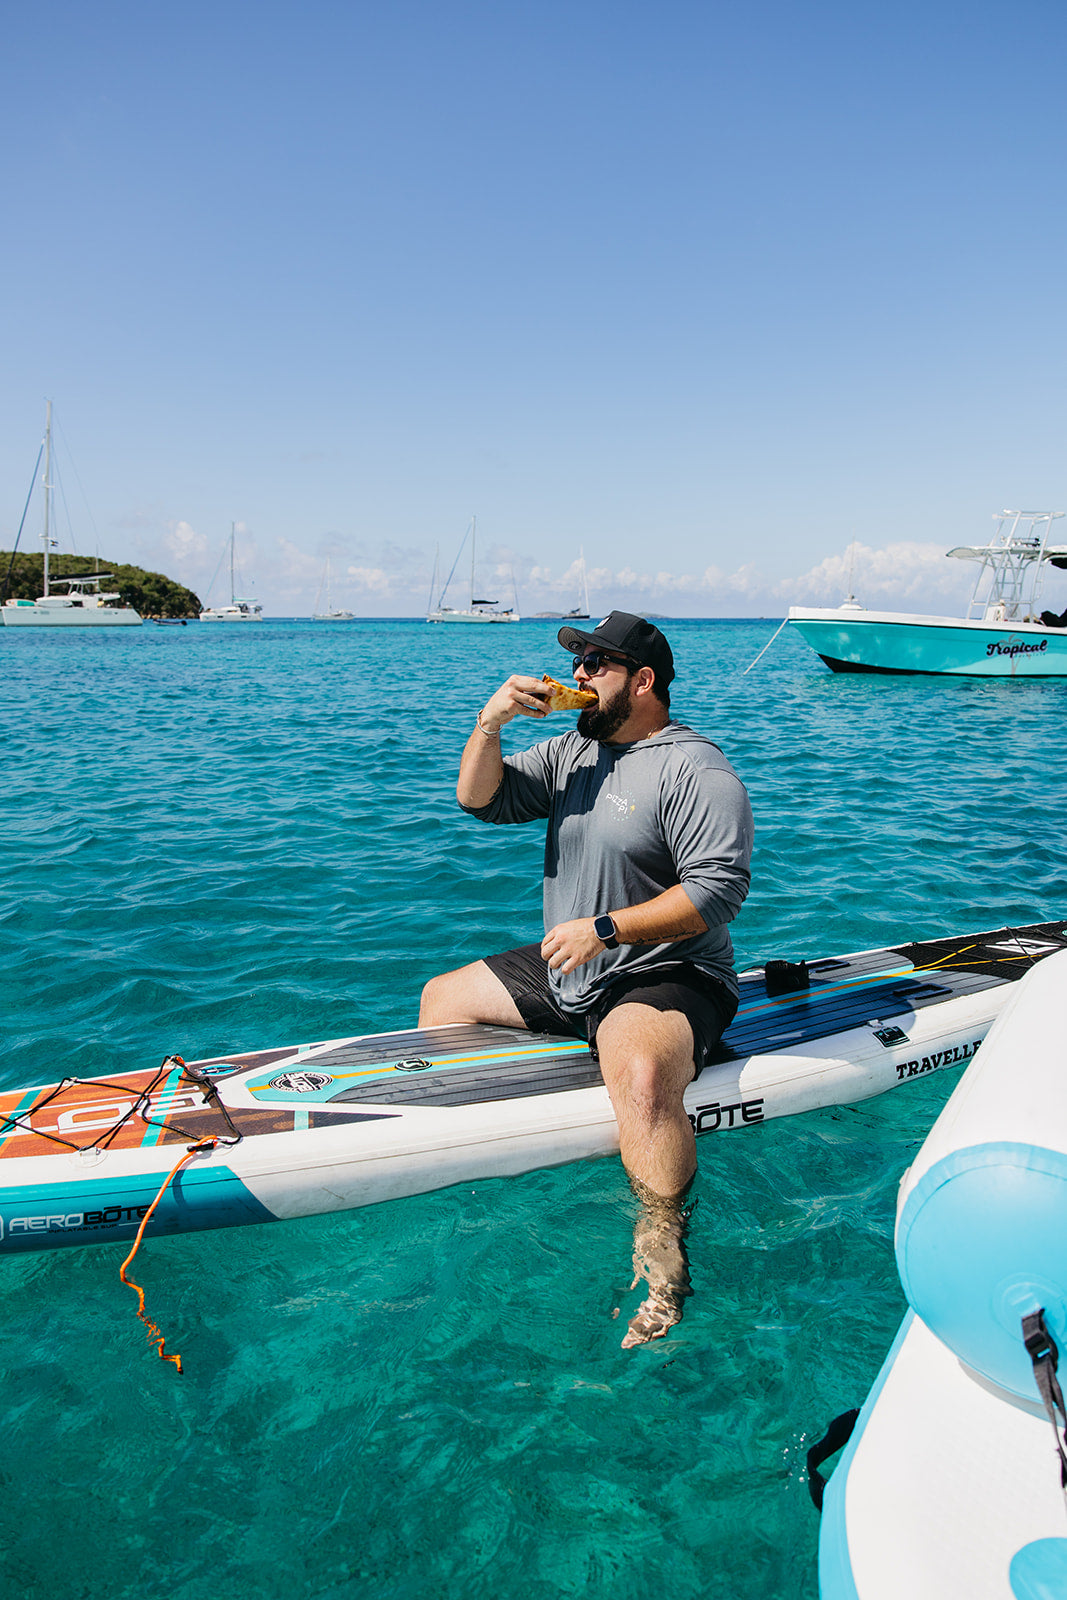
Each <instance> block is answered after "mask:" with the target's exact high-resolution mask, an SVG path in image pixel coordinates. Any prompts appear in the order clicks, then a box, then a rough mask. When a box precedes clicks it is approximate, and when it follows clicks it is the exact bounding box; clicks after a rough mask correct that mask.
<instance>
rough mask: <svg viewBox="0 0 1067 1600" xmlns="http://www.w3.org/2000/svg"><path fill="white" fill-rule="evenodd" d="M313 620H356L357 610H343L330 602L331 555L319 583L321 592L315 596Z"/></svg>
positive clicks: (327, 559)
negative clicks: (324, 599) (323, 602)
mask: <svg viewBox="0 0 1067 1600" xmlns="http://www.w3.org/2000/svg"><path fill="white" fill-rule="evenodd" d="M323 591H325V595H326V603H325V605H323V604H322V598H323ZM311 620H312V622H354V621H355V612H353V611H341V610H338V609H337V607H335V606H333V605H331V604H330V558H329V556H327V557H326V566H325V567H324V569H323V573H322V582H321V583H320V584H319V592H318V594H317V595H316V596H315V610H314V611H313V613H312V616H311Z"/></svg>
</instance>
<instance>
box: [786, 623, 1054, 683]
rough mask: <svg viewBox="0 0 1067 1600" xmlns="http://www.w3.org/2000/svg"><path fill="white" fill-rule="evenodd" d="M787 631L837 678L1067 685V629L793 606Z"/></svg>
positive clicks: (1028, 624) (1038, 624) (1030, 624)
mask: <svg viewBox="0 0 1067 1600" xmlns="http://www.w3.org/2000/svg"><path fill="white" fill-rule="evenodd" d="M789 622H790V625H791V626H792V627H794V628H796V630H797V632H798V633H799V634H800V635H801V637H802V638H803V639H804V640H805V642H806V643H807V644H809V645H810V646H811V648H812V649H813V650H814V651H815V652H816V653H817V654H818V655H819V656H821V658H822V659H823V661H824V662H825V663H826V665H827V666H828V667H829V668H830V669H831V671H832V672H880V673H896V674H907V673H940V674H945V675H949V676H956V677H967V678H1062V677H1067V629H1063V628H1056V629H1053V628H1046V627H1044V626H1043V625H1042V624H1041V623H1039V622H989V621H982V622H977V621H969V620H965V619H961V618H958V617H925V616H911V615H908V614H907V613H903V612H894V611H853V610H851V609H848V610H830V609H827V610H820V609H816V608H810V607H806V606H790V608H789Z"/></svg>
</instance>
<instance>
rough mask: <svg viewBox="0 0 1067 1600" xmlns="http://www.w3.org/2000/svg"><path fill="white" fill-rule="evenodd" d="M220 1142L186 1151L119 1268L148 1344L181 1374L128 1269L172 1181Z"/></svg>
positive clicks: (176, 1358)
mask: <svg viewBox="0 0 1067 1600" xmlns="http://www.w3.org/2000/svg"><path fill="white" fill-rule="evenodd" d="M218 1142H219V1141H218V1140H217V1139H204V1140H202V1141H201V1142H200V1144H191V1145H190V1146H189V1148H188V1150H186V1152H185V1154H184V1155H183V1156H182V1158H181V1160H180V1161H179V1162H178V1163H177V1165H176V1166H175V1167H174V1168H173V1169H172V1171H170V1172H169V1173H168V1174H167V1177H166V1179H165V1180H164V1183H163V1187H162V1188H161V1189H160V1191H159V1193H158V1194H157V1195H156V1198H155V1199H154V1200H153V1201H152V1204H151V1205H150V1206H149V1208H148V1210H147V1211H146V1212H145V1214H144V1217H143V1218H142V1219H141V1226H140V1227H139V1228H138V1230H137V1237H136V1239H135V1240H134V1241H133V1249H132V1250H131V1251H130V1253H129V1255H128V1256H127V1257H126V1259H125V1261H124V1262H123V1263H122V1266H121V1267H120V1268H119V1277H120V1278H121V1279H122V1281H123V1283H124V1284H125V1285H126V1287H127V1288H128V1289H136V1290H137V1315H138V1316H139V1317H140V1319H141V1321H142V1322H143V1323H144V1325H145V1327H146V1328H147V1329H148V1343H149V1344H154V1345H155V1346H156V1351H157V1354H158V1355H159V1356H160V1357H161V1358H162V1360H164V1361H173V1363H174V1365H175V1366H176V1367H177V1369H178V1371H179V1372H180V1371H181V1370H182V1358H181V1356H171V1355H168V1354H167V1352H166V1350H165V1349H164V1345H165V1343H166V1341H165V1339H164V1336H163V1334H162V1332H161V1331H160V1329H159V1328H157V1327H156V1325H155V1323H154V1322H153V1321H152V1319H151V1317H147V1316H146V1315H145V1309H144V1290H143V1289H142V1288H141V1285H140V1284H139V1283H134V1281H133V1279H132V1278H127V1276H126V1268H127V1267H128V1266H129V1264H130V1262H131V1261H132V1260H133V1258H134V1256H135V1255H136V1254H137V1252H138V1250H139V1249H140V1248H141V1240H142V1239H143V1238H144V1231H145V1229H146V1228H147V1226H148V1224H149V1222H150V1221H151V1218H152V1213H153V1211H154V1210H155V1209H156V1207H157V1206H158V1204H159V1202H160V1201H161V1200H162V1198H163V1196H164V1195H165V1194H166V1192H167V1190H168V1188H169V1187H170V1183H171V1179H172V1178H175V1177H177V1175H178V1173H179V1172H180V1171H181V1170H182V1168H183V1167H184V1165H185V1163H186V1162H187V1161H188V1160H189V1159H190V1158H191V1157H192V1156H195V1155H199V1154H200V1152H201V1151H202V1150H214V1148H215V1146H216V1145H217V1144H218Z"/></svg>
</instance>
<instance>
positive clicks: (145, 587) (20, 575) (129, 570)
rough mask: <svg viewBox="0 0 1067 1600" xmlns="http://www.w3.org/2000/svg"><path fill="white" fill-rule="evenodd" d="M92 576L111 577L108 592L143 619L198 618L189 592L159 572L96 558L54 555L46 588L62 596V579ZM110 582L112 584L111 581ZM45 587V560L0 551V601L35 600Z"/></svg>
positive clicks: (196, 604)
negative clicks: (99, 573)
mask: <svg viewBox="0 0 1067 1600" xmlns="http://www.w3.org/2000/svg"><path fill="white" fill-rule="evenodd" d="M94 572H107V573H110V574H111V578H110V579H109V581H108V584H107V588H108V590H109V591H116V592H117V593H118V595H119V596H120V598H121V601H122V604H123V605H127V606H132V607H133V608H134V610H135V611H137V612H139V613H140V615H141V616H142V617H147V618H148V619H150V620H151V619H152V618H154V617H174V618H178V617H198V616H199V615H200V609H201V607H200V601H199V599H198V598H197V596H196V595H195V594H194V593H193V591H192V590H191V589H186V588H185V587H184V586H183V585H182V584H180V583H175V582H174V579H173V578H168V577H165V576H164V574H163V573H162V572H146V571H145V569H144V567H131V566H129V565H127V563H126V562H123V561H105V560H104V559H103V558H102V557H101V558H100V559H99V560H97V558H96V557H95V556H70V555H53V556H52V557H51V559H50V560H49V563H48V579H49V588H58V590H59V592H60V593H62V592H63V584H62V582H61V580H62V579H63V578H84V577H91V576H92V575H93V573H94ZM112 580H113V581H112ZM43 586H44V558H43V557H42V556H39V555H35V554H33V553H32V552H26V553H25V554H23V553H22V552H21V551H16V552H15V555H14V558H12V555H11V551H10V550H0V601H3V600H36V599H37V598H38V597H39V595H40V594H41V593H42V590H43Z"/></svg>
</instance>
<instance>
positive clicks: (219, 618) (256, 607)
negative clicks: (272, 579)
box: [200, 522, 263, 622]
mask: <svg viewBox="0 0 1067 1600" xmlns="http://www.w3.org/2000/svg"><path fill="white" fill-rule="evenodd" d="M236 543H237V524H236V523H235V522H231V523H230V603H229V605H228V606H205V607H204V609H203V611H201V613H200V621H201V622H262V621H263V607H262V606H261V605H260V603H259V601H258V600H242V599H240V598H239V597H238V594H237V590H236V586H235V579H234V560H235V557H234V550H235V547H236Z"/></svg>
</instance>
